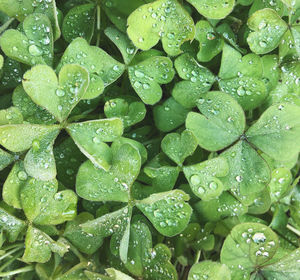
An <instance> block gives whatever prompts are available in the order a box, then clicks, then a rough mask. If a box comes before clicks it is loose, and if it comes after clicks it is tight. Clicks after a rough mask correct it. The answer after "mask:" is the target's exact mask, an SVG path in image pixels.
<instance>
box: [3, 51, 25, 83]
mask: <svg viewBox="0 0 300 280" xmlns="http://www.w3.org/2000/svg"><path fill="white" fill-rule="evenodd" d="M22 76H23V70H22V68H21V64H20V63H19V62H18V61H16V60H14V59H11V58H9V57H6V58H5V61H4V65H3V68H2V70H1V72H0V77H1V79H0V85H1V88H15V87H16V86H17V85H18V84H19V83H20V82H21V81H22Z"/></svg>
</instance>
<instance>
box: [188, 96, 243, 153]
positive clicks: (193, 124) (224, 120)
mask: <svg viewBox="0 0 300 280" xmlns="http://www.w3.org/2000/svg"><path fill="white" fill-rule="evenodd" d="M198 108H199V110H200V112H201V113H202V114H203V115H201V114H198V113H194V112H190V113H189V114H188V116H187V119H186V128H187V129H189V130H191V131H192V132H193V134H194V135H195V136H196V138H197V140H198V144H199V145H200V146H201V147H202V148H204V149H206V150H208V151H218V150H221V149H223V148H225V147H227V146H229V145H230V144H232V143H233V142H234V141H236V140H237V139H238V138H239V137H240V136H241V135H242V133H243V131H244V129H245V115H244V112H243V110H242V108H241V107H240V106H239V105H238V103H237V102H236V101H235V100H234V99H233V98H232V97H230V96H229V95H227V94H225V93H222V92H219V91H211V92H208V93H206V94H205V95H203V98H201V99H199V100H198Z"/></svg>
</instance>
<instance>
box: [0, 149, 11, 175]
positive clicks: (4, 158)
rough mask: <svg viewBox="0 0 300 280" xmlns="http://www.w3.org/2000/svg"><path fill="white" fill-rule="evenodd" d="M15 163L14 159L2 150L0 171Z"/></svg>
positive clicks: (0, 152)
mask: <svg viewBox="0 0 300 280" xmlns="http://www.w3.org/2000/svg"><path fill="white" fill-rule="evenodd" d="M13 161H14V157H13V156H12V155H11V154H9V153H7V152H5V151H3V150H2V149H0V171H1V170H3V169H4V168H5V167H7V166H8V165H10V164H11V163H12V162H13Z"/></svg>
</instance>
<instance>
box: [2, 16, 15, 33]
mask: <svg viewBox="0 0 300 280" xmlns="http://www.w3.org/2000/svg"><path fill="white" fill-rule="evenodd" d="M14 20H15V19H14V18H10V19H9V20H8V21H7V22H5V23H4V24H2V25H1V27H0V34H1V33H2V32H4V31H5V30H6V29H7V28H8V27H9V26H10V24H11V23H12V22H13V21H14Z"/></svg>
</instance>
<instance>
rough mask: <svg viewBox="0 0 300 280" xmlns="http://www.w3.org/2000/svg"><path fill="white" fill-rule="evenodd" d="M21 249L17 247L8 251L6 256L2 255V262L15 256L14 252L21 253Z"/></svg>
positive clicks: (0, 258)
mask: <svg viewBox="0 0 300 280" xmlns="http://www.w3.org/2000/svg"><path fill="white" fill-rule="evenodd" d="M20 249H21V247H17V248H14V249H12V250H10V251H8V252H7V253H6V254H4V255H2V256H1V257H0V261H1V260H3V259H5V258H6V257H8V256H10V255H11V254H13V253H14V252H16V251H19V250H20Z"/></svg>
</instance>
